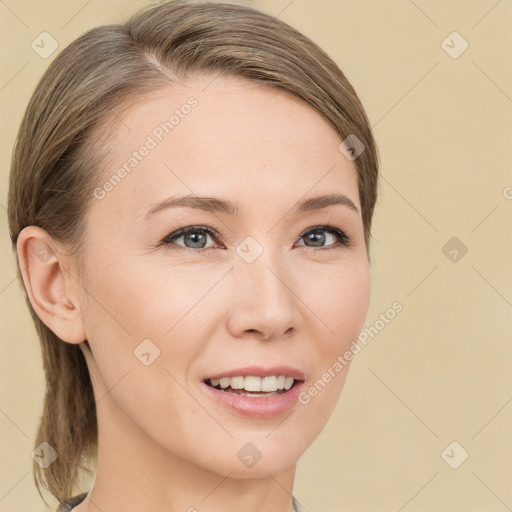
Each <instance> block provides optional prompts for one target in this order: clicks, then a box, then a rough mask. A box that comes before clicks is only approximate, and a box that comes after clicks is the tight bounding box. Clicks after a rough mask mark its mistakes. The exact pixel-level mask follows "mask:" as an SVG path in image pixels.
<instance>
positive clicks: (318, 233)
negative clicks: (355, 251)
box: [300, 226, 352, 251]
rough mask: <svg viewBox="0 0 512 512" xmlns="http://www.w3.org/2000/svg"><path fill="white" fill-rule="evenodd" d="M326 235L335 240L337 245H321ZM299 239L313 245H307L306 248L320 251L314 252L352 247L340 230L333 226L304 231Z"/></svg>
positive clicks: (348, 239) (349, 240)
mask: <svg viewBox="0 0 512 512" xmlns="http://www.w3.org/2000/svg"><path fill="white" fill-rule="evenodd" d="M323 232H324V233H328V234H329V236H330V237H333V238H335V239H336V240H337V241H338V244H336V243H334V244H328V245H327V246H325V245H322V244H324V243H325V241H326V240H327V237H326V236H325V234H322V233H323ZM300 238H304V239H305V240H307V241H308V242H310V243H312V244H313V245H311V246H310V245H307V246H306V247H320V249H313V250H314V251H318V250H321V251H322V250H325V249H340V248H344V247H350V246H351V245H352V241H351V239H350V238H349V237H348V236H347V235H346V234H345V233H344V232H343V231H341V229H338V228H335V227H334V226H316V227H314V228H310V229H308V230H306V231H304V232H303V233H302V234H301V235H300Z"/></svg>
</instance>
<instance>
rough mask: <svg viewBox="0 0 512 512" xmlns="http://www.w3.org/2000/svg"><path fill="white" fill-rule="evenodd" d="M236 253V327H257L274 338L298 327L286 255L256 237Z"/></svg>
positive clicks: (238, 328)
mask: <svg viewBox="0 0 512 512" xmlns="http://www.w3.org/2000/svg"><path fill="white" fill-rule="evenodd" d="M248 238H249V237H248ZM237 253H238V256H239V259H238V260H237V261H236V263H235V268H234V272H233V279H234V282H235V283H236V284H235V286H236V287H237V292H238V293H236V297H237V298H238V300H237V304H235V310H234V314H233V319H232V320H233V322H232V324H233V325H235V326H236V330H238V331H243V330H251V331H254V330H257V331H260V332H261V333H262V334H264V335H265V336H266V337H271V336H279V335H282V334H284V333H285V332H287V331H288V330H289V329H290V328H291V327H293V328H295V327H296V326H297V319H298V316H297V315H298V310H297V300H298V299H297V297H296V296H295V294H294V293H293V288H294V286H293V282H292V281H293V278H292V274H291V272H290V271H289V266H288V265H287V264H286V262H285V259H284V255H283V254H281V253H280V252H279V249H277V248H273V249H271V248H270V244H266V246H263V244H262V243H255V241H254V240H245V241H244V242H242V243H241V244H240V245H239V246H238V247H237ZM240 334H241V333H240Z"/></svg>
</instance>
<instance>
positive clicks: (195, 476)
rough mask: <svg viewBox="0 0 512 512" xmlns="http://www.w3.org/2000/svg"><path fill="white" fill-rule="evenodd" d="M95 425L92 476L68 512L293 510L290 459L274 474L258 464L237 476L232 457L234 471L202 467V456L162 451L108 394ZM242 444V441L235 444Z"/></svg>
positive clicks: (292, 474)
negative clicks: (80, 499)
mask: <svg viewBox="0 0 512 512" xmlns="http://www.w3.org/2000/svg"><path fill="white" fill-rule="evenodd" d="M98 430H99V440H98V441H99V442H98V464H97V468H96V479H95V482H94V485H93V487H92V490H91V491H90V492H89V495H88V496H87V498H86V499H85V501H84V502H82V504H81V505H79V506H78V507H77V508H75V509H73V512H75V511H76V512H85V511H87V512H113V511H117V510H137V511H139V512H155V511H162V512H163V511H165V512H178V511H179V512H184V511H186V512H213V511H218V510H222V511H223V512H235V511H236V512H238V511H240V510H244V511H245V512H289V511H290V510H293V508H292V489H293V481H294V478H295V469H296V465H295V464H294V465H293V466H291V467H289V468H287V469H285V470H283V471H281V472H279V473H274V474H270V473H269V472H268V471H263V472H262V471H261V469H260V468H261V467H262V466H261V465H260V468H258V470H259V473H258V477H255V476H251V475H250V473H249V472H248V471H247V470H245V472H243V473H239V474H238V475H237V471H239V468H240V467H241V463H240V461H239V460H238V459H234V463H233V471H228V472H224V474H223V473H221V472H218V473H217V472H215V470H214V469H213V470H212V469H211V468H210V469H207V468H205V467H204V466H205V465H206V464H204V465H203V464H201V462H203V461H197V462H195V461H191V460H188V459H185V458H182V457H180V456H179V455H177V454H176V453H172V452H170V451H168V450H166V449H165V447H162V445H161V444H159V443H157V442H155V441H154V440H153V439H152V438H150V437H149V436H148V435H147V434H146V433H145V432H144V431H143V430H142V429H141V428H140V427H139V426H138V425H136V424H135V423H134V422H133V421H131V420H130V419H129V418H128V417H126V416H125V415H124V414H123V413H122V412H121V411H120V409H119V408H117V407H116V406H115V404H114V403H113V401H112V400H110V399H109V395H108V394H107V396H105V398H104V399H103V400H102V401H101V402H100V404H99V406H98ZM169 435H170V436H172V433H170V434H169ZM204 435H205V436H208V432H207V431H205V434H204ZM243 444H244V442H243V441H241V442H240V446H242V445H243ZM262 460H263V459H262ZM204 462H206V461H204ZM260 462H261V461H260ZM256 467H257V464H256V465H255V466H254V467H253V469H255V468H256ZM244 469H245V468H244ZM262 473H263V474H262ZM255 474H256V473H255Z"/></svg>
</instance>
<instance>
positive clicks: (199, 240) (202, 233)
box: [161, 225, 352, 253]
mask: <svg viewBox="0 0 512 512" xmlns="http://www.w3.org/2000/svg"><path fill="white" fill-rule="evenodd" d="M322 233H328V236H326V235H325V234H322ZM208 237H211V238H213V239H215V240H218V241H220V242H223V240H222V238H221V237H220V235H219V234H218V233H217V232H216V231H215V230H214V229H212V228H209V227H207V226H188V227H186V228H182V229H179V230H178V231H175V232H174V233H171V234H170V235H167V236H166V237H165V238H164V239H163V240H162V242H161V245H165V246H172V245H177V246H181V247H182V248H183V249H184V250H186V251H187V252H192V253H201V252H204V251H207V250H209V249H212V248H213V247H212V246H210V247H207V246H206V244H207V238H208ZM329 237H331V238H334V239H335V242H334V243H332V244H327V245H324V244H325V243H326V241H327V242H328V241H329ZM302 238H304V239H305V240H307V242H308V243H311V244H312V245H306V244H299V245H304V246H305V247H311V248H313V250H314V251H318V250H322V251H323V250H326V249H340V248H344V247H350V246H351V245H352V241H351V239H350V238H349V237H348V236H347V235H346V234H345V233H344V232H343V231H341V229H338V228H336V227H334V226H329V225H327V226H315V227H313V228H309V229H308V230H306V231H304V232H303V233H302V234H301V235H300V236H299V240H300V239H302ZM180 239H183V244H184V245H182V244H181V243H178V244H177V243H176V241H177V240H180ZM336 241H337V242H338V243H336ZM170 248H172V247H170Z"/></svg>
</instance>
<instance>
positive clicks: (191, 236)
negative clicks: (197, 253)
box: [186, 233, 206, 249]
mask: <svg viewBox="0 0 512 512" xmlns="http://www.w3.org/2000/svg"><path fill="white" fill-rule="evenodd" d="M186 238H187V239H188V240H192V244H199V245H193V248H196V249H197V248H199V249H202V248H204V241H205V238H206V237H205V236H204V234H199V235H197V234H194V233H192V234H189V235H187V237H186ZM201 239H202V240H201ZM198 240H199V241H198ZM201 241H202V242H203V243H202V244H201Z"/></svg>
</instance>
